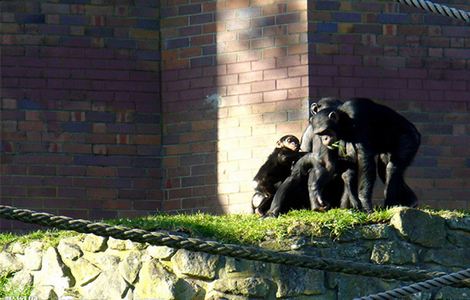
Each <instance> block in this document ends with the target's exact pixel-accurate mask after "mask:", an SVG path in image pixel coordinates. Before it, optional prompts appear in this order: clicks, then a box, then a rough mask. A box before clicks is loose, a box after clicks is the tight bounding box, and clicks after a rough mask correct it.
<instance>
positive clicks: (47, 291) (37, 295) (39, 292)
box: [31, 285, 59, 300]
mask: <svg viewBox="0 0 470 300" xmlns="http://www.w3.org/2000/svg"><path fill="white" fill-rule="evenodd" d="M31 298H32V299H48V300H58V299H59V296H58V295H57V294H56V293H55V292H54V287H53V286H52V285H41V286H34V288H33V290H32V291H31Z"/></svg>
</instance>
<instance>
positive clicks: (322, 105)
mask: <svg viewBox="0 0 470 300" xmlns="http://www.w3.org/2000/svg"><path fill="white" fill-rule="evenodd" d="M341 104H343V102H342V101H341V100H339V99H337V98H334V97H324V98H321V99H320V100H318V101H317V102H314V103H312V105H310V113H311V114H312V115H315V114H317V113H318V112H319V111H320V110H323V109H326V108H336V107H338V106H340V105H341Z"/></svg>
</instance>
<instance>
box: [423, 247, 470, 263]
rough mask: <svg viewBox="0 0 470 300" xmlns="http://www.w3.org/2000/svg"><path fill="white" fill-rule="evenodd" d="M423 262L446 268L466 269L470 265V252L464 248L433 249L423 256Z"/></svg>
mask: <svg viewBox="0 0 470 300" xmlns="http://www.w3.org/2000/svg"><path fill="white" fill-rule="evenodd" d="M423 261H424V262H432V263H436V264H439V265H443V266H446V267H461V268H466V267H468V266H469V265H470V251H469V250H468V249H463V248H454V249H432V250H428V251H426V253H425V254H424V255H423Z"/></svg>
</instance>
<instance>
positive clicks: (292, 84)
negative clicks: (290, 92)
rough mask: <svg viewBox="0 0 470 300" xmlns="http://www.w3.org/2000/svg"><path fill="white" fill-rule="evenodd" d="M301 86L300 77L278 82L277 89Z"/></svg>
mask: <svg viewBox="0 0 470 300" xmlns="http://www.w3.org/2000/svg"><path fill="white" fill-rule="evenodd" d="M300 86H301V80H300V78H299V77H294V78H287V79H278V80H276V88H277V89H289V88H297V87H300Z"/></svg>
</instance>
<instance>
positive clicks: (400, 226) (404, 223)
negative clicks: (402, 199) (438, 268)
mask: <svg viewBox="0 0 470 300" xmlns="http://www.w3.org/2000/svg"><path fill="white" fill-rule="evenodd" d="M390 224H391V225H392V226H393V227H394V228H395V229H396V230H397V231H398V232H399V233H400V235H401V236H403V237H404V238H405V239H406V240H408V241H410V242H412V243H416V244H418V245H421V246H425V247H441V246H444V245H445V244H446V229H445V221H444V219H443V218H441V217H438V216H433V215H431V214H429V213H427V212H424V211H421V210H417V209H412V208H405V207H399V208H396V212H395V214H394V215H393V217H392V219H391V220H390Z"/></svg>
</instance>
